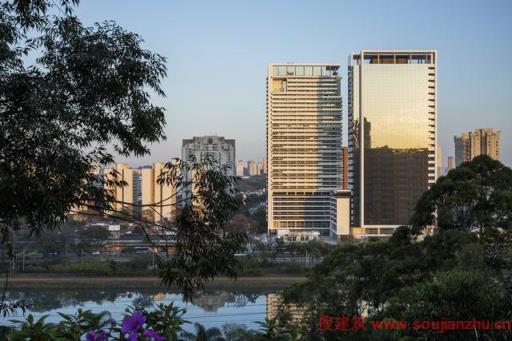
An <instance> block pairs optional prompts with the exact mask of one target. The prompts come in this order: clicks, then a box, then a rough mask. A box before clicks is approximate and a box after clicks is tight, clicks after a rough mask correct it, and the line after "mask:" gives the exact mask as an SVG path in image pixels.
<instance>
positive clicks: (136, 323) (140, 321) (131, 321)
mask: <svg viewBox="0 0 512 341" xmlns="http://www.w3.org/2000/svg"><path fill="white" fill-rule="evenodd" d="M145 322H146V317H145V316H144V313H143V312H142V311H139V310H135V311H134V312H133V313H132V316H125V317H124V319H123V324H122V325H121V332H122V333H123V334H126V333H128V332H137V331H138V330H139V329H140V328H141V327H142V326H143V325H144V323H145ZM131 337H132V336H131V334H130V341H131V340H132V339H131ZM134 340H137V339H134Z"/></svg>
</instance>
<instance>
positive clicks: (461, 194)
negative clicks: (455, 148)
mask: <svg viewBox="0 0 512 341" xmlns="http://www.w3.org/2000/svg"><path fill="white" fill-rule="evenodd" d="M511 213H512V170H511V169H510V168H508V167H506V166H505V165H503V164H502V163H501V162H499V161H497V160H493V159H491V158H490V157H489V156H487V155H481V156H478V157H476V158H474V159H473V160H472V161H470V162H465V163H463V164H462V165H460V166H459V167H457V168H455V169H452V170H451V171H450V172H449V173H448V175H446V176H443V177H440V178H439V179H438V180H437V182H436V183H435V184H434V185H433V186H432V188H431V189H430V190H428V191H426V192H425V193H424V194H423V195H422V196H421V198H420V199H419V201H418V203H417V204H416V207H415V210H414V214H413V216H412V218H411V224H412V225H414V226H416V227H423V226H428V225H434V224H436V225H437V227H438V228H440V229H453V228H455V229H478V230H479V231H480V232H481V233H482V232H483V231H484V230H485V229H497V228H501V229H504V230H509V229H510V228H511V227H512V214H511Z"/></svg>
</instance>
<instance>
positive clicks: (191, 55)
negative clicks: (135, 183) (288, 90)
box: [78, 0, 512, 165]
mask: <svg viewBox="0 0 512 341" xmlns="http://www.w3.org/2000/svg"><path fill="white" fill-rule="evenodd" d="M78 14H79V16H80V17H81V18H82V20H83V21H84V22H85V23H87V24H92V23H93V22H96V21H103V20H106V19H113V20H115V21H116V22H117V23H119V24H120V25H122V26H123V27H125V28H126V29H128V30H130V31H133V32H136V33H139V34H140V35H141V36H142V37H143V38H144V39H145V47H146V48H148V49H151V50H153V51H155V52H158V53H160V54H162V55H164V56H166V57H167V58H168V65H167V66H168V77H167V78H166V79H165V80H164V82H163V88H164V90H165V92H166V93H167V98H165V99H158V100H156V102H157V103H158V104H160V105H162V106H164V107H165V108H166V110H167V129H166V134H167V137H168V139H167V141H164V142H163V143H161V144H159V145H154V146H152V155H151V156H148V157H146V158H144V159H130V160H129V163H131V164H133V165H141V164H145V163H150V162H153V161H158V160H168V159H169V158H171V157H175V156H179V155H180V150H181V140H182V139H184V138H191V137H192V136H194V135H196V136H197V135H205V134H217V135H221V136H225V137H227V138H234V139H236V144H237V145H236V146H237V158H238V159H244V160H248V159H253V160H260V159H261V158H263V157H264V155H265V76H266V66H267V64H268V63H272V62H319V63H320V62H329V63H340V64H341V65H342V71H343V72H342V76H343V77H344V79H343V80H342V84H343V88H344V92H343V94H344V98H343V101H344V113H345V118H344V123H343V124H344V135H345V136H344V140H345V141H346V69H347V61H348V55H349V53H350V52H352V51H359V50H361V49H386V48H403V49H409V48H434V49H437V50H438V53H439V69H438V78H439V92H438V96H439V131H438V133H439V139H440V142H441V146H442V149H443V163H446V156H447V155H453V135H454V134H459V133H461V132H463V131H466V130H472V129H474V128H479V127H489V128H498V129H500V130H501V133H502V140H501V143H502V149H501V153H502V161H504V162H505V163H507V164H508V165H511V164H512V139H511V138H510V132H511V131H512V109H511V107H512V106H511V102H512V19H511V18H512V1H511V0H503V1H492V0H489V1H469V0H465V1H462V0H461V1H454V0H443V1H437V0H429V1H391V0H389V1H387V0H386V1H362V0H357V1H341V0H338V1H318V0H317V1H313V0H311V1H298V0H295V1H293V0H289V1H286V0H281V1H271V0H252V1H241V0H236V1H235V0H233V1H223V0H214V1H191V0H187V1H169V0H158V1H157V0H151V1H135V0H117V1H114V0H109V1H105V0H82V3H81V5H80V8H79V10H78Z"/></svg>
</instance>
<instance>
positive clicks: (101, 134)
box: [0, 0, 245, 303]
mask: <svg viewBox="0 0 512 341" xmlns="http://www.w3.org/2000/svg"><path fill="white" fill-rule="evenodd" d="M58 1H59V0H57V2H56V1H54V0H0V232H1V234H2V241H3V245H4V246H7V253H9V254H10V256H11V257H12V256H14V254H13V252H12V249H9V245H11V244H10V238H12V236H13V233H12V232H13V231H14V230H17V229H19V228H20V227H21V226H23V227H28V228H29V230H30V232H31V233H36V234H39V233H42V232H44V231H48V230H53V229H55V227H57V226H59V225H60V224H61V223H62V222H65V221H66V220H67V217H68V214H69V213H70V212H72V211H74V210H77V209H78V208H79V207H80V206H83V205H85V206H87V207H90V208H93V209H94V210H97V211H101V212H104V213H109V212H115V207H116V206H115V205H114V203H115V197H114V196H113V191H112V190H111V189H112V188H115V187H119V186H125V185H126V183H125V182H124V181H121V180H120V179H119V177H118V174H117V173H116V172H115V171H114V172H112V174H111V175H112V176H111V177H106V178H105V177H104V176H103V174H101V172H102V169H104V168H105V166H106V165H108V164H109V163H112V162H113V161H114V155H113V153H114V152H115V153H117V154H120V155H123V156H143V155H146V154H148V153H149V148H148V145H149V144H150V143H154V142H159V141H162V140H164V139H165V135H164V131H163V128H164V125H165V117H164V109H163V108H162V107H159V106H157V105H155V104H153V102H152V97H154V96H155V95H156V96H164V95H165V94H164V92H163V90H162V88H161V80H162V78H163V77H165V76H166V66H165V62H166V60H165V58H164V57H162V56H160V55H158V54H156V53H153V52H151V51H149V50H146V49H144V48H143V47H142V45H143V40H142V38H141V37H140V36H139V35H137V34H134V33H131V32H128V31H126V30H124V29H123V28H122V27H120V26H118V25H117V24H116V23H115V22H113V21H106V22H103V23H96V24H94V25H93V26H91V27H88V26H85V25H83V24H82V23H81V22H80V20H79V19H78V17H77V16H76V15H75V14H74V9H75V7H76V6H77V5H78V2H79V1H78V0H60V2H58ZM111 149H113V152H110V151H109V150H111ZM165 173H166V174H164V175H163V176H161V178H160V179H159V181H161V182H165V183H167V184H172V185H174V186H176V187H177V188H178V189H185V188H190V187H191V186H194V187H195V189H194V190H193V191H192V193H191V195H190V196H189V195H185V201H186V202H184V207H183V208H182V209H181V210H179V214H178V216H177V218H176V221H175V222H170V221H167V220H165V219H162V221H161V222H159V223H156V224H155V223H153V222H148V221H143V220H141V219H140V218H137V217H135V215H133V214H126V212H115V213H117V214H118V216H116V217H117V218H119V219H124V220H129V221H131V222H136V223H137V224H138V225H139V226H140V227H141V230H142V232H143V233H144V234H145V236H146V237H147V239H148V241H149V242H152V238H151V237H152V236H155V235H158V236H159V237H162V238H167V239H168V242H169V246H174V247H175V249H176V253H175V255H173V256H172V257H171V256H170V255H167V257H166V258H165V259H162V260H161V262H160V264H161V266H162V267H161V270H162V271H161V276H162V279H163V281H164V283H166V284H168V285H177V286H178V287H179V288H181V289H182V290H183V292H184V294H185V295H186V296H187V297H190V295H191V292H192V291H193V290H195V289H197V288H202V286H203V285H204V283H205V282H207V281H208V280H211V279H212V278H213V277H214V276H217V275H227V276H235V275H236V273H237V270H238V262H237V261H236V259H235V258H234V253H235V252H237V251H239V250H241V249H242V248H243V244H244V241H245V234H243V233H239V232H235V231H230V230H229V229H228V228H227V222H228V221H229V219H230V215H231V214H232V212H233V211H235V210H236V209H237V207H238V206H239V204H240V202H239V200H238V199H237V196H236V192H235V189H234V181H235V180H234V177H230V176H227V175H226V173H225V171H224V170H222V169H219V167H214V166H209V165H208V164H205V163H201V164H199V163H195V162H194V163H193V164H190V165H187V164H184V163H183V162H179V161H173V162H169V163H168V164H167V165H166V172H165ZM188 175H193V179H192V180H193V181H191V179H190V178H186V176H188ZM123 204H126V203H123ZM2 303H3V300H2Z"/></svg>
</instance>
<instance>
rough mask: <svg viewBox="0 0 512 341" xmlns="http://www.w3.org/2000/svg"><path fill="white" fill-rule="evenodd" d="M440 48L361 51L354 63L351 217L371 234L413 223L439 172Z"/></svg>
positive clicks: (350, 109)
mask: <svg viewBox="0 0 512 341" xmlns="http://www.w3.org/2000/svg"><path fill="white" fill-rule="evenodd" d="M436 63H437V53H436V51H434V50H422V51H417V50H413V51H409V50H392V51H387V50H386V51H361V52H360V53H354V54H352V55H351V56H350V60H349V68H348V118H349V154H350V155H349V169H350V175H349V186H350V189H351V190H352V198H353V202H352V212H351V223H352V226H354V227H362V231H363V234H365V235H369V236H373V235H375V236H389V235H391V234H392V233H393V231H394V229H395V228H396V227H398V226H400V225H406V224H408V222H409V218H410V216H411V214H412V213H413V209H414V206H415V204H416V201H417V200H418V199H419V197H420V196H421V194H422V193H423V192H424V191H426V190H427V189H428V188H429V186H430V185H431V184H433V183H434V182H435V180H436V177H437V174H436V173H437V165H436V142H437V141H436V139H437V136H436V135H437V134H436V131H437V120H436V119H437V70H436Z"/></svg>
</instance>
